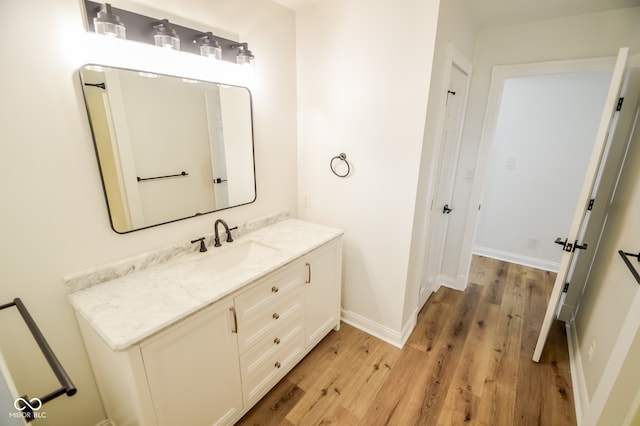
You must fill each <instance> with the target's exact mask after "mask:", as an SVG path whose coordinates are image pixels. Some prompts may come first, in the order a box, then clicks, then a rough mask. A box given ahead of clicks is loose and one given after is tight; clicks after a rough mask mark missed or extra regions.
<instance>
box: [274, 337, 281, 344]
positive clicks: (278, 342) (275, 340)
mask: <svg viewBox="0 0 640 426" xmlns="http://www.w3.org/2000/svg"><path fill="white" fill-rule="evenodd" d="M273 343H275V344H276V345H279V344H280V339H278V338H277V337H276V338H275V339H273Z"/></svg>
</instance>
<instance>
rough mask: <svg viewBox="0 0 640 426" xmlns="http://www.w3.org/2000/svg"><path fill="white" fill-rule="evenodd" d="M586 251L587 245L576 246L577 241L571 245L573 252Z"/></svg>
mask: <svg viewBox="0 0 640 426" xmlns="http://www.w3.org/2000/svg"><path fill="white" fill-rule="evenodd" d="M586 249H587V243H584V244H582V245H579V244H578V240H576V242H575V243H574V244H573V251H576V250H586Z"/></svg>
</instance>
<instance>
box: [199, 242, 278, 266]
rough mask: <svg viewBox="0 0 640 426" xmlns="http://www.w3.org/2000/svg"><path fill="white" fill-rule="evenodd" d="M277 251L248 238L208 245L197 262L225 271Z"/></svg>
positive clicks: (248, 263) (247, 264)
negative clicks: (220, 245) (206, 251)
mask: <svg viewBox="0 0 640 426" xmlns="http://www.w3.org/2000/svg"><path fill="white" fill-rule="evenodd" d="M277 251H278V249H276V248H273V247H270V246H267V245H264V244H260V243H257V242H255V241H251V240H248V241H243V242H240V243H235V244H230V245H223V246H222V247H210V248H209V253H207V255H206V256H205V257H203V258H202V259H200V260H199V261H198V262H199V263H200V265H202V266H204V267H206V268H209V269H212V270H214V271H217V272H225V271H229V270H231V269H235V268H239V267H243V266H249V265H250V264H251V263H253V262H257V261H259V260H261V259H264V258H265V257H267V256H269V255H271V254H274V253H276V252H277Z"/></svg>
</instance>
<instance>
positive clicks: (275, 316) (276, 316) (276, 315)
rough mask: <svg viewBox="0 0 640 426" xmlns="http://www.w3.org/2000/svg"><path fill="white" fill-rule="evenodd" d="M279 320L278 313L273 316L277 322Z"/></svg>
mask: <svg viewBox="0 0 640 426" xmlns="http://www.w3.org/2000/svg"><path fill="white" fill-rule="evenodd" d="M278 318H280V315H279V314H278V313H277V312H276V313H275V314H273V319H276V320H277V319H278Z"/></svg>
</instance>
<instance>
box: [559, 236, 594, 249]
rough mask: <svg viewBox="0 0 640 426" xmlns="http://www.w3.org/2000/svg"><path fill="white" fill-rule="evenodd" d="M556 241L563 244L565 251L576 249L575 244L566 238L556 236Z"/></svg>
mask: <svg viewBox="0 0 640 426" xmlns="http://www.w3.org/2000/svg"><path fill="white" fill-rule="evenodd" d="M554 243H556V244H560V245H561V246H562V250H564V251H568V252H572V251H574V250H575V248H574V247H573V244H571V243H569V242H567V239H566V238H565V239H564V241H563V240H562V238H560V237H558V238H556V240H555V241H554ZM585 248H586V246H585Z"/></svg>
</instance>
